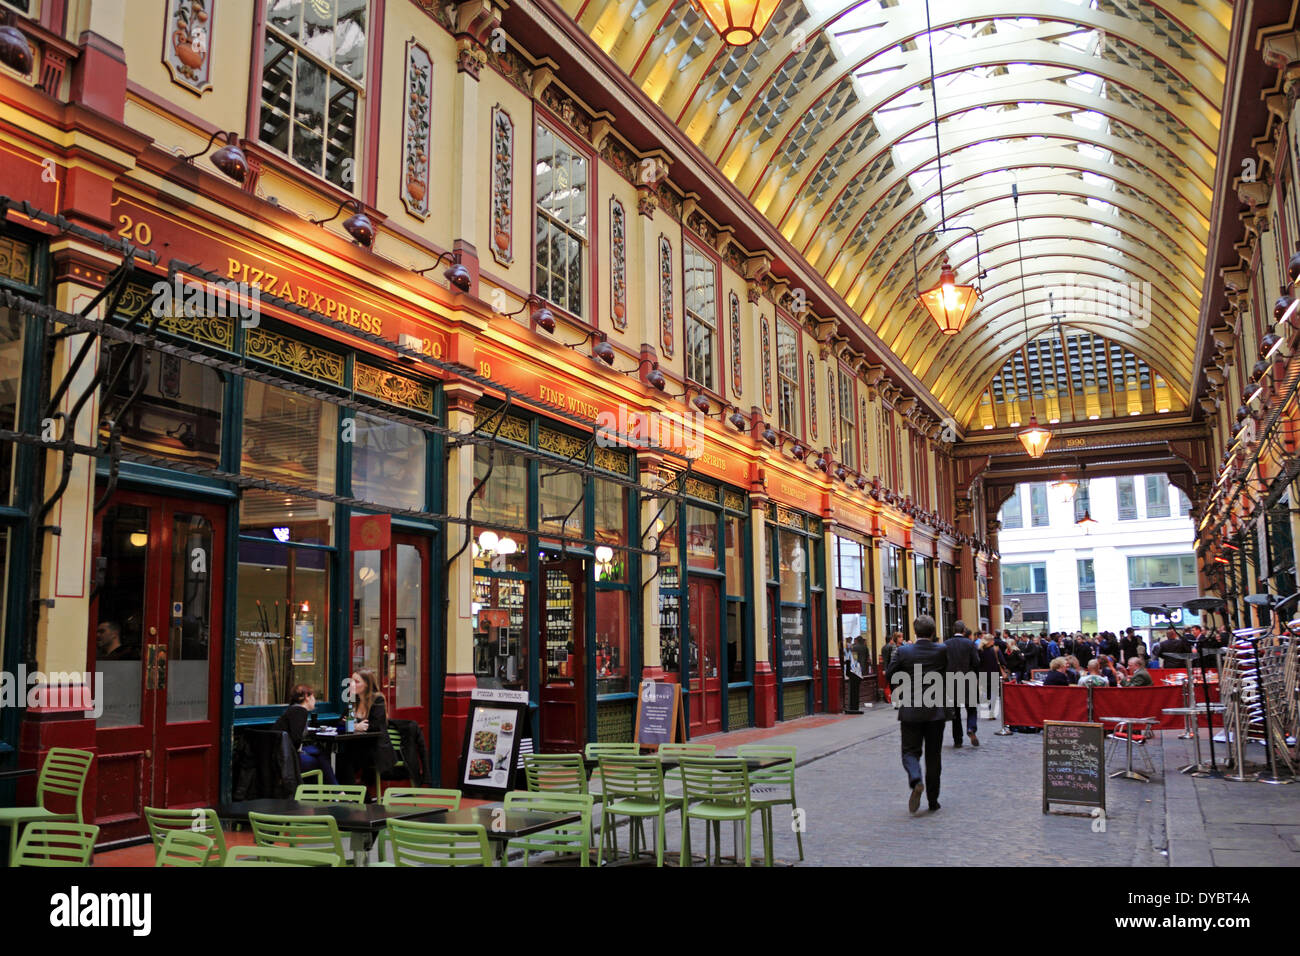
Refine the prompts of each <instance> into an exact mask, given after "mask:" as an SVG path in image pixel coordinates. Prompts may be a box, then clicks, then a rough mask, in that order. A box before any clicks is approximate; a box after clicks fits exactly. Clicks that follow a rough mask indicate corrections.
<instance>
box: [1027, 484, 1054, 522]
mask: <svg viewBox="0 0 1300 956" xmlns="http://www.w3.org/2000/svg"><path fill="white" fill-rule="evenodd" d="M1051 520H1052V518H1051V515H1050V513H1049V512H1048V510H1047V485H1046V483H1044V482H1037V483H1035V484H1032V485H1030V486H1029V523H1030V524H1031V525H1032V526H1033V527H1035V528H1042V527H1045V526H1047V525H1048V524H1050V523H1051Z"/></svg>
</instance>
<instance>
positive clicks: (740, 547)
mask: <svg viewBox="0 0 1300 956" xmlns="http://www.w3.org/2000/svg"><path fill="white" fill-rule="evenodd" d="M722 529H723V533H724V534H725V536H726V542H725V547H726V568H725V570H726V572H727V593H728V594H738V595H740V596H741V597H743V596H744V595H745V594H746V593H747V587H746V579H747V577H748V568H747V567H746V565H745V519H744V518H739V517H736V516H735V515H726V516H725V517H724V518H723V519H722Z"/></svg>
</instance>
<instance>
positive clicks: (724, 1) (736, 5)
mask: <svg viewBox="0 0 1300 956" xmlns="http://www.w3.org/2000/svg"><path fill="white" fill-rule="evenodd" d="M694 3H695V6H696V7H697V8H698V9H699V11H700V12H701V13H703V14H704V18H705V19H706V20H708V21H709V24H710V25H711V26H712V27H713V29H715V30H717V31H718V36H719V37H720V38H721V40H722V42H723V43H725V44H727V46H748V45H749V44H751V43H753V42H754V41H755V40H757V39H758V38H759V37H760V36H762V35H763V31H764V30H766V29H767V25H768V24H769V23H771V22H772V16H773V15H774V14H775V13H776V8H777V7H779V6H780V5H781V3H780V0H694Z"/></svg>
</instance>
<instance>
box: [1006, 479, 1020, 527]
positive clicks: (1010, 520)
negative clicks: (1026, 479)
mask: <svg viewBox="0 0 1300 956" xmlns="http://www.w3.org/2000/svg"><path fill="white" fill-rule="evenodd" d="M1024 526H1025V516H1024V513H1023V511H1022V509H1021V507H1020V488H1019V487H1018V486H1017V488H1016V490H1015V491H1014V492H1012V494H1011V497H1010V498H1008V499H1007V500H1006V502H1005V503H1004V504H1003V505H1002V527H1003V528H1023V527H1024Z"/></svg>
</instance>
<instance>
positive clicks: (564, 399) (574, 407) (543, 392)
mask: <svg viewBox="0 0 1300 956" xmlns="http://www.w3.org/2000/svg"><path fill="white" fill-rule="evenodd" d="M537 391H538V398H540V399H541V400H542V401H544V402H549V403H550V404H552V405H558V406H560V408H563V409H565V410H566V411H568V412H571V413H572V414H574V415H581V416H582V417H583V418H589V419H592V420H595V418H596V416H598V415H599V414H600V409H599V408H598V407H597V406H595V405H593V404H592V403H591V402H587V401H583V400H582V399H580V398H575V397H574V396H572V395H566V394H565V393H564V392H561V391H557V390H556V389H553V388H550V387H549V386H546V385H538V386H537Z"/></svg>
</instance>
